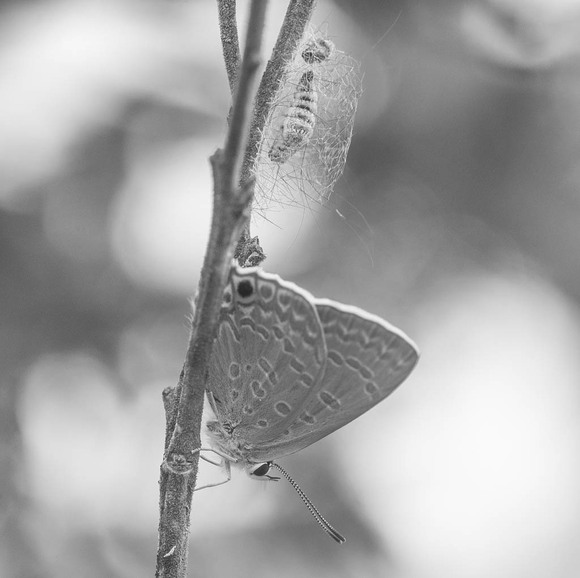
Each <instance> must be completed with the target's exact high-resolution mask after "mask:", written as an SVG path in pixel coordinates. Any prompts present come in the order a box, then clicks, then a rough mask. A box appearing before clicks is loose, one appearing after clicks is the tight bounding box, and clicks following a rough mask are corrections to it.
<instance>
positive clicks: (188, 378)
mask: <svg viewBox="0 0 580 578" xmlns="http://www.w3.org/2000/svg"><path fill="white" fill-rule="evenodd" d="M266 5H267V0H252V4H251V7H250V16H249V23H248V30H247V36H246V46H245V50H244V58H243V61H242V66H241V69H240V75H239V82H238V86H237V87H236V94H235V98H234V105H233V110H232V117H231V123H230V127H229V131H228V136H227V139H226V144H225V147H224V150H223V151H222V150H218V151H216V152H215V153H214V155H212V157H211V159H210V160H211V165H212V171H213V176H214V206H213V214H212V226H211V232H210V238H209V243H208V247H207V251H206V254H205V258H204V264H203V268H202V271H201V278H200V283H199V288H198V294H197V298H196V303H195V311H194V317H193V323H192V330H191V336H190V341H189V345H188V350H187V353H186V358H185V363H184V366H183V370H182V372H181V375H180V378H179V383H178V385H177V387H176V388H175V389H171V390H166V391H165V392H164V405H165V410H166V422H167V424H166V425H167V432H166V451H165V456H164V461H163V464H162V466H161V478H160V520H159V544H158V551H157V569H156V576H157V577H159V578H185V576H186V573H187V553H188V538H189V523H190V509H191V498H192V495H193V490H194V488H195V483H196V479H197V466H198V461H199V448H200V446H201V441H200V429H201V418H202V412H203V401H204V392H205V382H206V379H207V375H208V369H209V363H210V360H211V351H212V347H213V342H214V340H215V336H216V334H217V329H218V314H219V310H220V306H221V300H222V295H223V292H224V288H225V285H226V282H227V277H228V273H229V269H230V265H231V260H232V256H233V252H234V247H235V243H236V241H237V240H238V238H239V237H240V234H241V231H242V229H243V227H244V225H245V223H246V222H247V221H248V219H249V214H250V208H251V201H252V196H253V185H254V183H253V179H252V178H251V177H248V178H245V179H240V178H239V173H240V167H241V159H242V152H243V150H244V148H245V146H246V145H245V143H246V141H247V136H248V132H249V108H250V106H251V103H252V97H253V86H254V83H255V78H256V73H257V70H258V68H259V64H260V51H261V42H262V33H263V28H264V19H265V10H266ZM238 183H240V185H239V186H238Z"/></svg>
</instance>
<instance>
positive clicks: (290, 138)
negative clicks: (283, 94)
mask: <svg viewBox="0 0 580 578" xmlns="http://www.w3.org/2000/svg"><path fill="white" fill-rule="evenodd" d="M333 50H334V45H333V44H332V42H330V40H326V39H324V38H317V39H314V40H311V41H310V42H308V43H307V44H306V46H305V47H304V49H303V50H302V59H303V60H304V62H306V64H308V65H309V69H308V70H306V72H304V73H303V74H302V76H301V77H300V80H299V81H298V86H297V87H296V91H295V92H294V95H293V97H292V103H291V104H290V106H289V107H288V111H287V112H286V115H285V117H284V120H283V122H282V126H281V127H280V135H279V136H278V138H276V140H275V141H274V144H273V145H272V147H271V148H270V151H269V152H268V157H269V158H270V160H271V161H273V162H275V163H279V164H282V163H285V162H286V161H287V160H288V159H289V158H290V157H291V156H292V155H294V154H295V153H296V152H297V151H299V150H300V149H302V148H304V147H305V146H306V145H307V144H308V142H309V141H310V139H311V138H312V135H313V134H314V125H315V123H316V113H317V110H318V94H317V92H316V89H315V86H314V65H315V64H319V63H321V62H323V61H324V60H327V59H328V58H329V57H330V55H331V54H332V51H333Z"/></svg>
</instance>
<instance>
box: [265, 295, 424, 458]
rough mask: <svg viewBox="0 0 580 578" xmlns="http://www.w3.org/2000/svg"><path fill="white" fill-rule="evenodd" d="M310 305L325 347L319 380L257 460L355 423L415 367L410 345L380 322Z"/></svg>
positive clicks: (338, 307) (329, 305) (351, 310)
mask: <svg viewBox="0 0 580 578" xmlns="http://www.w3.org/2000/svg"><path fill="white" fill-rule="evenodd" d="M315 304H316V309H317V313H318V318H319V319H320V322H321V324H322V328H323V331H324V336H325V343H326V348H327V361H326V366H325V372H324V375H323V378H322V379H321V380H320V381H319V382H318V384H317V386H316V387H315V388H313V389H312V390H311V392H310V394H309V396H308V398H307V399H305V400H304V402H303V405H302V407H301V408H300V411H298V412H296V413H294V414H293V415H292V416H291V419H290V420H287V421H286V423H285V424H284V425H285V429H284V431H283V432H282V433H281V434H280V435H278V437H277V438H276V439H271V440H270V442H269V443H268V444H263V445H262V447H261V448H260V451H259V452H255V458H256V460H257V461H260V460H273V459H277V458H279V457H282V456H285V455H288V454H290V453H294V452H296V451H298V450H300V449H302V448H305V447H306V446H309V445H310V444H312V443H314V442H316V441H318V440H320V439H321V438H323V437H325V436H327V435H328V434H330V433H332V432H333V431H335V430H337V429H339V428H341V427H342V426H344V425H346V424H347V423H349V422H350V421H352V420H354V419H356V418H357V417H358V416H360V415H361V414H363V413H364V412H365V411H367V410H369V409H371V408H372V407H374V406H375V405H376V404H377V403H379V402H380V401H382V400H383V399H385V397H387V396H388V395H389V394H390V393H392V392H393V391H394V390H395V389H396V388H397V386H398V385H400V384H401V383H402V382H403V381H404V380H405V378H406V377H407V376H408V375H409V373H410V372H411V371H412V369H413V367H414V366H415V364H416V363H417V360H418V357H419V356H418V352H417V349H416V347H415V345H414V344H413V343H412V342H411V340H410V339H409V338H408V337H407V336H406V335H405V334H404V333H403V332H401V331H400V330H398V329H397V328H395V327H393V326H392V325H390V324H388V323H387V322H386V321H384V320H383V319H380V318H379V317H376V316H374V315H371V314H369V313H367V312H365V311H363V310H362V309H358V308H356V307H349V306H346V305H342V304H340V303H336V302H334V301H330V300H327V299H315Z"/></svg>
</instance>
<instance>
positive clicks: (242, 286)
mask: <svg viewBox="0 0 580 578" xmlns="http://www.w3.org/2000/svg"><path fill="white" fill-rule="evenodd" d="M237 289H238V295H239V296H240V297H241V298H242V299H247V298H248V297H251V296H252V295H253V294H254V286H253V285H252V283H251V282H250V281H248V279H244V280H243V281H240V282H239V283H238V287H237Z"/></svg>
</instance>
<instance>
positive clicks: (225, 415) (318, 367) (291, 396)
mask: <svg viewBox="0 0 580 578" xmlns="http://www.w3.org/2000/svg"><path fill="white" fill-rule="evenodd" d="M325 359H326V348H325V345H324V336H323V330H322V326H321V325H320V322H319V320H318V315H317V313H316V309H315V305H314V304H313V302H312V298H311V296H310V295H309V294H307V293H306V292H304V291H303V290H301V289H300V288H299V287H297V286H296V285H294V284H292V283H287V282H285V281H282V279H280V278H279V277H277V276H276V275H269V274H267V273H264V272H262V271H259V272H258V270H256V269H249V270H246V271H243V270H241V269H236V268H232V271H231V273H230V279H229V283H228V287H227V289H226V292H225V294H224V300H223V303H222V309H221V313H220V325H219V331H218V337H217V340H216V342H215V345H214V349H213V354H212V360H211V364H210V375H209V381H208V391H209V392H210V394H211V396H212V397H213V401H214V410H215V411H216V414H217V418H218V421H220V422H221V423H222V424H227V425H228V426H231V427H232V428H235V429H236V432H237V434H238V436H239V437H240V438H241V439H243V440H245V441H246V442H247V443H248V444H249V445H254V444H259V443H260V442H261V440H262V439H264V438H270V437H271V436H272V435H276V433H280V432H281V430H280V424H281V423H284V422H285V421H286V420H287V418H288V416H289V415H291V414H293V413H295V412H296V411H297V410H298V408H300V407H301V406H302V404H303V400H304V399H305V398H306V397H307V396H308V395H309V393H310V391H311V389H312V388H313V387H314V386H315V384H317V383H319V381H320V379H321V377H322V372H323V370H324V363H325Z"/></svg>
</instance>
